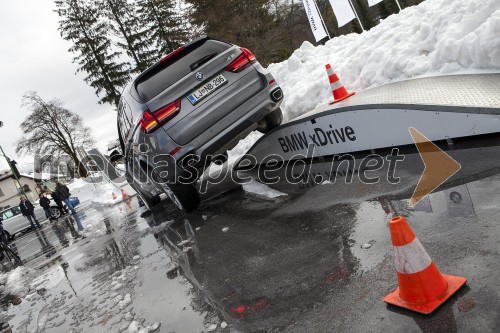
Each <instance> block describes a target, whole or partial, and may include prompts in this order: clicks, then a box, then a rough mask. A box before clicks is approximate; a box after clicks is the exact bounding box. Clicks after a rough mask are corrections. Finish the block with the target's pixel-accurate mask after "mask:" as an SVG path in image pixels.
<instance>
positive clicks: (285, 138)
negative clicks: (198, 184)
mask: <svg viewBox="0 0 500 333" xmlns="http://www.w3.org/2000/svg"><path fill="white" fill-rule="evenodd" d="M409 127H414V128H416V129H418V130H419V131H420V132H422V133H423V134H424V135H426V136H427V137H428V138H429V139H430V140H432V141H434V142H437V141H442V140H448V141H450V140H453V139H456V138H465V137H480V136H484V135H491V134H494V133H500V73H492V74H464V75H449V76H436V77H426V78H419V79H412V80H407V81H400V82H395V83H391V84H387V85H384V86H380V87H376V88H372V89H369V90H366V91H363V92H360V93H358V94H356V95H354V96H351V97H350V98H348V99H346V100H344V101H341V102H339V103H336V104H334V105H325V106H322V107H319V108H317V109H315V110H312V111H310V112H308V113H306V114H304V115H302V116H300V117H298V118H296V119H294V120H293V121H291V122H289V123H286V124H283V125H282V126H280V127H278V128H277V129H275V130H274V131H272V132H270V133H268V134H266V135H265V136H263V137H262V138H260V139H259V140H258V141H257V142H256V143H255V144H254V145H253V146H252V147H251V148H250V149H249V151H248V152H247V155H246V156H244V157H243V158H242V159H241V160H240V161H239V162H238V163H237V164H236V169H241V168H243V169H244V168H248V167H249V166H252V165H260V164H262V163H263V162H265V160H266V158H268V157H269V156H270V155H273V156H279V158H281V159H282V160H283V161H282V162H286V161H289V160H295V159H305V158H307V159H309V158H314V157H325V156H333V155H334V154H343V153H352V152H363V151H365V152H370V151H374V150H377V149H382V148H390V147H400V146H405V145H412V144H413V141H412V138H411V135H410V134H409V131H408V129H409ZM249 156H251V159H248V157H249ZM245 159H246V160H247V162H245V163H241V162H242V161H243V160H245Z"/></svg>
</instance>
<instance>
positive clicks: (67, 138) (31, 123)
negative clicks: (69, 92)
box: [16, 91, 95, 177]
mask: <svg viewBox="0 0 500 333" xmlns="http://www.w3.org/2000/svg"><path fill="white" fill-rule="evenodd" d="M23 106H26V107H28V108H29V109H30V111H31V113H30V114H29V115H28V116H27V117H26V119H24V121H23V122H22V123H21V130H22V132H23V134H24V135H23V137H22V138H21V139H20V140H19V141H18V142H17V147H16V153H19V154H26V153H31V154H37V155H51V156H53V157H59V156H61V155H67V156H69V157H70V158H71V160H72V161H73V163H74V166H75V168H74V169H75V170H78V173H79V174H80V176H81V177H86V176H87V170H86V169H85V167H84V165H83V164H82V163H81V161H80V158H79V156H78V154H77V148H78V147H92V146H93V145H94V144H95V141H94V139H93V138H92V135H91V131H90V128H88V127H85V126H84V125H83V122H82V118H80V116H78V115H77V114H75V113H73V112H71V111H70V110H68V109H66V108H65V107H64V106H63V103H62V101H61V100H60V99H52V100H50V101H48V102H47V101H44V100H43V99H42V98H41V97H40V96H38V93H37V92H35V91H30V92H28V93H26V94H25V95H24V97H23ZM70 169H73V167H70Z"/></svg>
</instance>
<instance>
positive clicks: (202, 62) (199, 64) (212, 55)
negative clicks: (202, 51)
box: [189, 52, 217, 71]
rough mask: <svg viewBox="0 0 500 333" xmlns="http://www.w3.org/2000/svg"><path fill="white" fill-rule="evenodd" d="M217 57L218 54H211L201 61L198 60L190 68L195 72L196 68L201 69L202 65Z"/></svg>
mask: <svg viewBox="0 0 500 333" xmlns="http://www.w3.org/2000/svg"><path fill="white" fill-rule="evenodd" d="M216 55H217V52H214V53H210V54H208V55H206V56H204V57H203V58H201V59H198V60H196V61H195V62H193V63H192V64H191V65H189V67H190V68H191V71H194V70H195V69H196V68H198V67H200V66H201V65H203V64H204V63H206V62H207V61H209V60H210V59H212V58H213V57H215V56H216Z"/></svg>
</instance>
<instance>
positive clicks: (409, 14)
mask: <svg viewBox="0 0 500 333" xmlns="http://www.w3.org/2000/svg"><path fill="white" fill-rule="evenodd" d="M327 63H330V64H331V65H332V66H333V68H334V70H335V72H336V73H337V74H338V75H339V77H340V79H341V81H342V83H343V84H344V85H345V86H346V87H347V88H348V89H349V90H354V91H358V92H359V91H362V90H365V89H368V88H372V87H375V86H379V85H383V84H386V83H390V82H395V81H400V80H405V79H409V78H414V77H420V76H429V75H440V74H455V73H464V72H471V71H476V72H477V71H489V72H492V71H494V72H499V71H500V1H498V0H474V1H470V0H454V1H449V0H426V1H424V2H422V3H421V4H420V5H418V6H413V7H408V8H405V9H404V10H402V11H401V12H400V13H399V14H397V15H391V16H389V17H388V18H387V19H385V20H384V21H382V22H381V23H380V24H379V25H377V26H376V27H374V28H372V29H371V30H370V31H366V32H364V33H362V34H349V35H345V36H340V37H336V38H333V39H332V40H330V41H329V42H327V43H326V45H324V46H322V45H320V46H317V47H315V46H313V45H312V44H311V43H309V42H305V43H304V44H302V46H301V47H300V48H299V49H298V50H296V51H295V52H294V53H293V54H292V56H291V57H290V58H289V59H288V60H285V61H283V62H281V63H278V64H271V65H270V66H269V68H268V69H269V70H270V71H271V73H272V74H273V75H274V77H275V78H276V80H277V82H278V83H279V85H280V86H281V88H282V89H283V91H284V94H285V99H284V100H283V103H282V104H281V108H282V110H283V115H284V119H285V121H289V120H291V119H294V118H296V117H298V116H300V115H302V114H304V113H306V112H309V111H311V110H313V109H314V108H315V107H317V106H319V105H321V104H326V103H327V102H328V100H329V99H330V98H331V91H330V86H329V82H328V77H327V75H326V70H325V64H327ZM260 136H261V134H259V133H257V132H254V133H252V134H251V135H249V136H248V137H247V138H245V139H243V140H241V141H240V143H239V144H238V145H237V146H236V147H235V148H234V149H233V150H232V151H230V152H229V162H230V164H231V162H234V161H235V160H236V159H237V158H238V157H239V156H241V155H243V154H244V153H245V152H246V151H247V150H248V149H249V148H250V147H251V146H252V145H253V143H254V142H255V141H257V139H258V138H259V137H260Z"/></svg>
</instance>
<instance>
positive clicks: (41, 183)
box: [0, 171, 66, 210]
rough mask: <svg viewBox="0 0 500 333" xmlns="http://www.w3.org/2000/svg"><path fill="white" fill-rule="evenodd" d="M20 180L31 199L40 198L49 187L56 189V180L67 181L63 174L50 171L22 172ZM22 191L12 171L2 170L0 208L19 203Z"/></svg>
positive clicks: (0, 174)
mask: <svg viewBox="0 0 500 333" xmlns="http://www.w3.org/2000/svg"><path fill="white" fill-rule="evenodd" d="M19 181H20V183H21V185H22V187H23V190H24V193H26V197H27V198H28V200H29V201H31V202H35V201H37V200H39V199H40V194H41V193H42V192H45V191H46V190H47V189H51V190H54V189H55V187H56V181H60V182H62V183H66V178H65V177H64V176H63V175H53V174H48V173H30V174H20V175H19ZM21 195H22V191H21V189H20V187H19V184H18V182H17V181H16V179H15V177H14V175H13V174H12V173H11V172H10V171H3V172H0V210H2V209H5V208H9V207H12V206H16V205H18V204H19V197H20V196H21Z"/></svg>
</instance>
